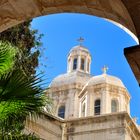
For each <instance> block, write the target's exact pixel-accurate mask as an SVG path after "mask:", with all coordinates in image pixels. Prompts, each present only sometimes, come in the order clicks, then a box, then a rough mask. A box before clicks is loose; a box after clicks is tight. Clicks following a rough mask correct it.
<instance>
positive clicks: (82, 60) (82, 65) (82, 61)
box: [81, 58, 85, 70]
mask: <svg viewBox="0 0 140 140" xmlns="http://www.w3.org/2000/svg"><path fill="white" fill-rule="evenodd" d="M84 69H85V59H84V58H81V70H84Z"/></svg>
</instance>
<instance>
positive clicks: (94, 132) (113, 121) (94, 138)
mask: <svg viewBox="0 0 140 140" xmlns="http://www.w3.org/2000/svg"><path fill="white" fill-rule="evenodd" d="M67 137H68V139H67V140H125V128H124V126H123V119H122V118H117V117H116V116H115V117H112V116H110V118H108V117H105V116H104V117H103V116H101V117H94V118H90V117H89V118H85V119H84V118H83V119H79V120H78V119H77V121H76V122H75V121H71V122H68V123H67Z"/></svg>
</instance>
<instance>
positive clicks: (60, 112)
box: [58, 106, 65, 119]
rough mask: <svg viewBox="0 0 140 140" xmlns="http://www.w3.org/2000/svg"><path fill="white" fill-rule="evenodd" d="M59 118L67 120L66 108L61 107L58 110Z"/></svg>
mask: <svg viewBox="0 0 140 140" xmlns="http://www.w3.org/2000/svg"><path fill="white" fill-rule="evenodd" d="M58 116H59V117H61V118H63V119H64V118H65V106H60V107H59V109H58Z"/></svg>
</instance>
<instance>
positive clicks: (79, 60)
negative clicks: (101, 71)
mask: <svg viewBox="0 0 140 140" xmlns="http://www.w3.org/2000/svg"><path fill="white" fill-rule="evenodd" d="M77 63H78V64H77V70H80V66H81V56H80V55H79V56H78V61H77Z"/></svg>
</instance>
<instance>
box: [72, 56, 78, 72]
mask: <svg viewBox="0 0 140 140" xmlns="http://www.w3.org/2000/svg"><path fill="white" fill-rule="evenodd" d="M76 69H77V58H74V60H73V70H76Z"/></svg>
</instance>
